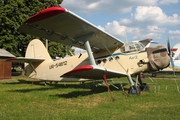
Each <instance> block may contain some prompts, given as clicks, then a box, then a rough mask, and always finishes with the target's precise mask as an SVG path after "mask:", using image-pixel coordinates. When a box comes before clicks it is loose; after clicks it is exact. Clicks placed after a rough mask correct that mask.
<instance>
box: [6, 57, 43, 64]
mask: <svg viewBox="0 0 180 120" xmlns="http://www.w3.org/2000/svg"><path fill="white" fill-rule="evenodd" d="M44 60H45V59H44V58H27V57H13V58H9V59H7V60H6V61H8V62H22V63H25V62H26V63H32V62H43V61H44Z"/></svg>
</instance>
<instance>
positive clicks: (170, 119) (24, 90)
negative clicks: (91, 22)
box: [0, 74, 180, 120]
mask: <svg viewBox="0 0 180 120" xmlns="http://www.w3.org/2000/svg"><path fill="white" fill-rule="evenodd" d="M160 77H161V78H160ZM175 79H178V80H175ZM32 81H33V80H32V79H30V78H27V77H24V76H18V77H12V79H11V80H1V81H0V96H1V97H0V119H1V120H129V119H133V120H140V119H141V120H143V119H144V120H152V119H153V120H178V119H180V91H178V87H179V86H180V75H177V78H173V76H172V75H164V74H163V75H162V74H161V75H159V76H158V78H156V79H155V78H153V79H152V80H150V79H148V78H145V79H143V81H144V82H147V83H149V85H150V91H144V92H143V94H141V95H129V94H127V90H126V88H127V87H128V85H127V86H125V91H123V90H121V89H120V90H118V89H116V88H114V87H112V86H111V90H112V95H113V97H114V98H115V99H116V100H115V102H112V100H111V98H110V94H109V93H108V92H107V88H106V86H105V85H102V86H98V87H96V86H95V85H93V84H90V83H89V84H80V83H64V82H63V83H58V84H56V85H51V86H44V83H43V82H39V81H34V82H33V84H32ZM114 82H115V85H116V86H117V87H120V83H124V82H125V83H127V79H126V78H120V79H114Z"/></svg>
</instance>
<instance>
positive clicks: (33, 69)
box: [25, 39, 52, 78]
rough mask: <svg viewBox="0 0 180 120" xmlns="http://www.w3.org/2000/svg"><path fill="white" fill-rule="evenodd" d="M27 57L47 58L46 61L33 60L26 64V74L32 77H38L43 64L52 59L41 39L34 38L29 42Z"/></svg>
mask: <svg viewBox="0 0 180 120" xmlns="http://www.w3.org/2000/svg"><path fill="white" fill-rule="evenodd" d="M25 58H26V59H27V58H30V59H33V58H36V59H45V60H44V61H39V62H37V61H36V62H34V61H31V62H29V63H26V64H25V74H26V75H27V76H28V77H31V78H38V74H39V72H40V71H42V69H43V66H44V65H45V64H46V63H47V62H51V61H52V59H51V57H50V55H49V53H48V51H47V49H46V48H45V46H44V44H43V43H42V42H41V41H40V40H39V39H33V40H32V41H31V42H30V43H29V45H28V47H27V49H26V54H25Z"/></svg>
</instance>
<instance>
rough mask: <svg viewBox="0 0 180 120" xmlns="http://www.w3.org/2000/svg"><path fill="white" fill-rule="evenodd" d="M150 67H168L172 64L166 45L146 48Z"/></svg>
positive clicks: (159, 68)
mask: <svg viewBox="0 0 180 120" xmlns="http://www.w3.org/2000/svg"><path fill="white" fill-rule="evenodd" d="M146 51H147V55H148V59H149V64H150V69H151V70H153V71H157V70H162V69H164V68H167V67H168V66H169V64H170V57H169V55H168V52H167V49H166V47H165V46H164V45H158V46H153V47H148V48H146Z"/></svg>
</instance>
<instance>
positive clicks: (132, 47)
mask: <svg viewBox="0 0 180 120" xmlns="http://www.w3.org/2000/svg"><path fill="white" fill-rule="evenodd" d="M143 49H144V45H143V44H142V43H139V42H133V43H129V44H126V45H125V46H124V47H122V52H123V53H129V52H135V51H140V50H143Z"/></svg>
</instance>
